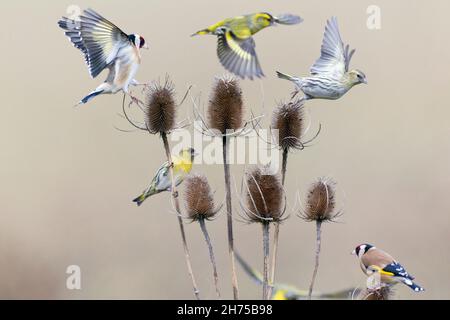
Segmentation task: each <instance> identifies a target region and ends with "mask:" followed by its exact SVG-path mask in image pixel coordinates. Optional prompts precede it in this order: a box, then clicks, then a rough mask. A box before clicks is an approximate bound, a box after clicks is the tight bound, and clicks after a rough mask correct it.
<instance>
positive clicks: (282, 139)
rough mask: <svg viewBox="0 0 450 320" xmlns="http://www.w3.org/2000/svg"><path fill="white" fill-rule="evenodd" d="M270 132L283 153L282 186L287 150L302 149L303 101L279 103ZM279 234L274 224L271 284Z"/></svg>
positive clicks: (273, 280) (304, 130)
mask: <svg viewBox="0 0 450 320" xmlns="http://www.w3.org/2000/svg"><path fill="white" fill-rule="evenodd" d="M271 131H272V132H273V131H276V132H278V135H277V136H275V137H273V138H275V139H273V140H275V144H276V146H277V147H278V148H279V149H280V150H282V152H283V155H282V166H281V181H282V184H283V186H284V183H285V180H286V169H287V159H288V154H289V150H292V149H296V150H302V149H304V144H303V143H302V137H303V135H304V134H305V132H306V125H305V112H304V100H302V99H297V100H291V101H289V102H287V103H286V102H282V103H279V104H278V106H277V107H276V108H275V109H274V111H273V114H272V125H271ZM279 233H280V224H279V223H276V224H275V231H274V237H273V250H272V266H271V267H272V268H271V272H270V282H271V283H274V282H275V269H276V263H277V254H278V239H279Z"/></svg>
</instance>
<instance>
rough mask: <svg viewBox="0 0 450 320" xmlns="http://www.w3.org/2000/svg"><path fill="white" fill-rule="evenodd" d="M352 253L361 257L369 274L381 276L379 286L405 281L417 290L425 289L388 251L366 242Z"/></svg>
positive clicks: (363, 269)
mask: <svg viewBox="0 0 450 320" xmlns="http://www.w3.org/2000/svg"><path fill="white" fill-rule="evenodd" d="M352 254H353V255H356V256H357V257H358V258H359V262H360V266H361V269H362V271H363V272H364V273H365V274H366V275H367V276H369V277H370V276H373V275H379V276H380V278H379V281H380V283H379V286H383V285H393V284H397V283H403V284H405V285H407V286H408V287H410V288H411V289H412V290H414V291H416V292H419V291H424V289H423V288H422V287H421V286H419V285H417V284H416V283H414V282H413V280H414V277H413V276H411V275H410V274H409V273H408V272H407V271H406V270H405V268H403V266H402V265H401V264H400V263H398V262H397V261H395V260H394V258H392V257H391V256H390V255H389V254H387V253H386V252H384V251H382V250H380V249H378V248H376V247H374V246H372V245H370V244H367V243H365V244H361V245H359V246H357V247H356V248H355V250H353V252H352Z"/></svg>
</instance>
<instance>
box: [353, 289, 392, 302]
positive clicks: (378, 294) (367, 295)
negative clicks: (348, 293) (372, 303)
mask: <svg viewBox="0 0 450 320" xmlns="http://www.w3.org/2000/svg"><path fill="white" fill-rule="evenodd" d="M393 295H394V293H393V290H392V288H391V287H390V286H382V287H380V288H377V289H368V288H366V289H364V290H361V292H360V293H359V295H358V298H357V299H358V300H391V299H392V297H393Z"/></svg>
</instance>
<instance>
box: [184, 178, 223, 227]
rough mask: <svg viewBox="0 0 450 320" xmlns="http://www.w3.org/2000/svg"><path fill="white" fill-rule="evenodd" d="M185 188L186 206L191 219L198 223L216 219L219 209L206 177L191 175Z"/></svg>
mask: <svg viewBox="0 0 450 320" xmlns="http://www.w3.org/2000/svg"><path fill="white" fill-rule="evenodd" d="M185 186H186V188H185V194H184V197H185V206H186V210H187V214H188V217H189V219H191V220H193V221H197V220H200V219H206V220H210V219H212V218H214V216H215V215H216V213H217V209H216V207H215V205H214V197H213V193H212V191H211V187H210V186H209V183H208V180H207V178H206V176H204V175H201V174H195V175H191V176H189V177H188V178H187V179H186V181H185Z"/></svg>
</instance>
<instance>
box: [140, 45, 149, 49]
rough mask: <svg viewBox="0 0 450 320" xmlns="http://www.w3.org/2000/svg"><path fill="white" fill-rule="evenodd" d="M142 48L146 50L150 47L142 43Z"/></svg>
mask: <svg viewBox="0 0 450 320" xmlns="http://www.w3.org/2000/svg"><path fill="white" fill-rule="evenodd" d="M142 49H146V50H148V49H150V47H149V46H148V44H144V45H143V46H142Z"/></svg>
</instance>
